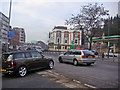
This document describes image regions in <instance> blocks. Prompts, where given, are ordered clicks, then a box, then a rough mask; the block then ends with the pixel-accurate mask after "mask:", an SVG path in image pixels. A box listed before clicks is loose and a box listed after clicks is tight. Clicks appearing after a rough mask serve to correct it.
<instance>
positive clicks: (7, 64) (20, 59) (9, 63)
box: [1, 50, 54, 77]
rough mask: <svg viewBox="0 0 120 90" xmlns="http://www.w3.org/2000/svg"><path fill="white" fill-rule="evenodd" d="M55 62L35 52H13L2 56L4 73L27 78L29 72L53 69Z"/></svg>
mask: <svg viewBox="0 0 120 90" xmlns="http://www.w3.org/2000/svg"><path fill="white" fill-rule="evenodd" d="M53 67H54V61H53V59H52V58H47V57H44V56H43V55H42V53H40V52H38V51H34V50H26V51H12V52H7V53H4V54H3V55H2V69H1V71H2V73H3V74H17V75H18V76H21V77H24V76H26V74H27V72H28V71H31V70H36V69H41V68H49V69H53Z"/></svg>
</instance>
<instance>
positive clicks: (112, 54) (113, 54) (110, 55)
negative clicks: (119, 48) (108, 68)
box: [105, 53, 118, 57]
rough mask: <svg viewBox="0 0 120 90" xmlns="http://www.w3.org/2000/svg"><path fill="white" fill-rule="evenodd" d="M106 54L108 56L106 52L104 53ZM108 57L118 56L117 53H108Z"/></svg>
mask: <svg viewBox="0 0 120 90" xmlns="http://www.w3.org/2000/svg"><path fill="white" fill-rule="evenodd" d="M105 55H106V56H108V53H105ZM109 57H118V54H117V53H109Z"/></svg>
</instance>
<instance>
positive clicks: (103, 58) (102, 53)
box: [102, 52, 105, 60]
mask: <svg viewBox="0 0 120 90" xmlns="http://www.w3.org/2000/svg"><path fill="white" fill-rule="evenodd" d="M104 56H105V55H104V52H103V53H102V60H103V59H104Z"/></svg>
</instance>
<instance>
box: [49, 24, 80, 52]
mask: <svg viewBox="0 0 120 90" xmlns="http://www.w3.org/2000/svg"><path fill="white" fill-rule="evenodd" d="M81 34H82V33H81V30H69V29H67V27H64V26H55V27H54V29H53V30H52V32H50V34H49V50H53V51H58V47H60V48H59V50H60V51H67V50H70V49H71V45H74V48H79V47H80V46H81V41H82V35H81ZM72 42H73V43H72Z"/></svg>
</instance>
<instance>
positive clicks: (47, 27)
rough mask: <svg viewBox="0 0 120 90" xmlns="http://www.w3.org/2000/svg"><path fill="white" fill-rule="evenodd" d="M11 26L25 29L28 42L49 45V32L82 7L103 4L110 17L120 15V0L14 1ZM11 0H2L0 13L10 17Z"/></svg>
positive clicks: (0, 0)
mask: <svg viewBox="0 0 120 90" xmlns="http://www.w3.org/2000/svg"><path fill="white" fill-rule="evenodd" d="M12 1H13V2H12V10H11V22H10V23H11V26H12V27H20V28H24V29H25V33H26V42H29V41H43V42H45V43H47V41H48V35H49V32H50V31H52V29H53V28H54V26H56V25H64V24H65V20H66V19H70V18H71V16H72V14H73V15H77V14H78V13H80V9H81V6H83V5H88V3H92V4H94V3H98V4H99V5H100V4H103V6H104V7H105V9H106V10H109V14H110V16H116V15H117V14H118V1H120V0H114V2H113V0H84V2H83V0H63V1H62V0H12ZM9 2H10V0H0V11H1V12H2V13H4V14H5V15H6V16H8V15H9Z"/></svg>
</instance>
